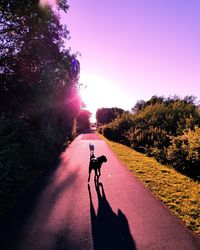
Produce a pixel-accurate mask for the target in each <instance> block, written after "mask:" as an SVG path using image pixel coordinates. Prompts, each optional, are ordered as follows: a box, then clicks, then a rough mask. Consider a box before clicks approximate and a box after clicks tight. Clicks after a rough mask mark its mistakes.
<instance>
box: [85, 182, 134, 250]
mask: <svg viewBox="0 0 200 250" xmlns="http://www.w3.org/2000/svg"><path fill="white" fill-rule="evenodd" d="M95 187H96V193H97V196H98V210H97V214H96V213H95V210H94V206H93V202H92V196H91V190H90V185H89V184H88V192H89V197H90V215H91V223H92V237H93V245H94V250H112V249H113V250H133V249H136V246H135V243H134V240H133V238H132V236H131V233H130V230H129V225H128V220H127V219H126V216H125V215H124V214H123V213H122V211H121V210H120V209H119V210H118V213H117V214H115V213H114V212H113V210H112V208H111V206H110V204H109V203H108V201H107V199H106V195H105V192H104V188H103V184H102V183H99V182H98V181H96V182H95Z"/></svg>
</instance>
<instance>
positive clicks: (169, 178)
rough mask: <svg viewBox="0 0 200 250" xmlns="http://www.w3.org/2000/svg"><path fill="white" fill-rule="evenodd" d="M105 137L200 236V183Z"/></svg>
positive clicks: (157, 195) (154, 192) (117, 152)
mask: <svg viewBox="0 0 200 250" xmlns="http://www.w3.org/2000/svg"><path fill="white" fill-rule="evenodd" d="M104 139H105V140H106V141H107V143H108V144H109V146H110V147H111V148H112V150H113V151H114V152H115V154H116V155H117V157H118V158H119V159H120V160H121V161H122V162H123V163H124V164H125V165H126V166H127V168H128V169H129V170H130V171H131V172H133V174H134V176H136V177H137V178H138V179H139V180H140V181H141V182H142V183H143V184H144V185H145V186H146V187H147V188H148V189H150V190H151V191H152V192H153V194H154V195H155V196H156V197H158V198H159V199H160V200H161V201H162V202H163V203H164V204H165V205H166V206H167V207H168V208H169V209H170V211H171V212H172V213H174V214H175V215H177V216H178V217H179V218H180V219H181V220H182V221H183V222H184V223H185V224H186V225H187V226H188V228H189V229H191V230H192V231H194V232H195V233H196V234H198V235H199V236H200V210H199V208H200V183H199V182H197V181H194V180H192V179H191V178H189V177H187V176H185V175H183V174H181V173H179V172H177V171H176V170H175V169H174V168H173V167H170V166H166V165H163V164H161V163H159V162H158V161H156V160H155V159H153V158H152V157H148V156H146V155H144V154H142V153H140V152H137V151H135V150H133V149H131V148H130V147H128V146H125V145H122V144H120V143H117V142H113V141H110V140H108V139H106V138H105V137H104Z"/></svg>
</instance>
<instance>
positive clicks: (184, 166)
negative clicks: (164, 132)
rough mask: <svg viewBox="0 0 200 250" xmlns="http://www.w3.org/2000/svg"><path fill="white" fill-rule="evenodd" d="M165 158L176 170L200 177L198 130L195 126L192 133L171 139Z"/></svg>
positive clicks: (199, 131) (199, 129)
mask: <svg viewBox="0 0 200 250" xmlns="http://www.w3.org/2000/svg"><path fill="white" fill-rule="evenodd" d="M167 158H168V160H169V162H170V163H171V164H172V166H174V167H175V168H176V169H177V170H179V171H182V172H186V173H187V174H189V175H195V176H200V128H199V127H197V126H196V127H195V129H194V131H192V130H188V131H186V132H185V133H184V134H183V135H182V136H177V137H175V138H173V140H172V143H171V145H170V146H169V148H168V150H167Z"/></svg>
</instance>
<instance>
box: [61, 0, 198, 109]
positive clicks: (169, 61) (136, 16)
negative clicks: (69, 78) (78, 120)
mask: <svg viewBox="0 0 200 250" xmlns="http://www.w3.org/2000/svg"><path fill="white" fill-rule="evenodd" d="M68 3H69V5H70V9H69V11H68V13H67V14H66V15H65V16H64V15H63V16H62V20H63V22H64V23H65V24H66V25H67V27H68V28H69V30H70V35H71V39H70V40H69V41H68V42H67V46H68V47H71V49H72V51H73V52H76V51H79V52H80V53H81V56H79V57H78V60H79V61H80V65H81V73H80V82H81V83H83V84H84V85H87V88H86V89H85V90H84V89H83V90H81V95H82V97H83V99H84V101H85V103H86V105H87V107H88V109H89V110H90V111H92V112H95V110H96V109H97V108H100V107H102V106H104V107H112V106H118V107H120V108H123V109H131V108H132V107H133V106H134V105H135V103H136V101H137V100H140V99H143V100H147V99H149V98H150V97H151V96H152V95H159V96H161V95H162V96H165V97H168V96H170V95H175V94H176V95H179V96H180V97H184V96H186V95H195V96H197V98H198V99H200V87H199V86H200V47H199V44H200V32H199V30H200V1H199V0H162V1H161V0H125V1H121V0H120V1H119V0H109V1H107V0H102V1H94V0H86V1H82V0H73V1H72V0H70V1H68Z"/></svg>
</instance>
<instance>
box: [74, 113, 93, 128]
mask: <svg viewBox="0 0 200 250" xmlns="http://www.w3.org/2000/svg"><path fill="white" fill-rule="evenodd" d="M91 115H92V113H91V112H90V111H88V110H86V109H82V110H80V113H79V115H78V117H77V129H78V131H79V132H82V131H83V130H85V129H89V128H90V117H91Z"/></svg>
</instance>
